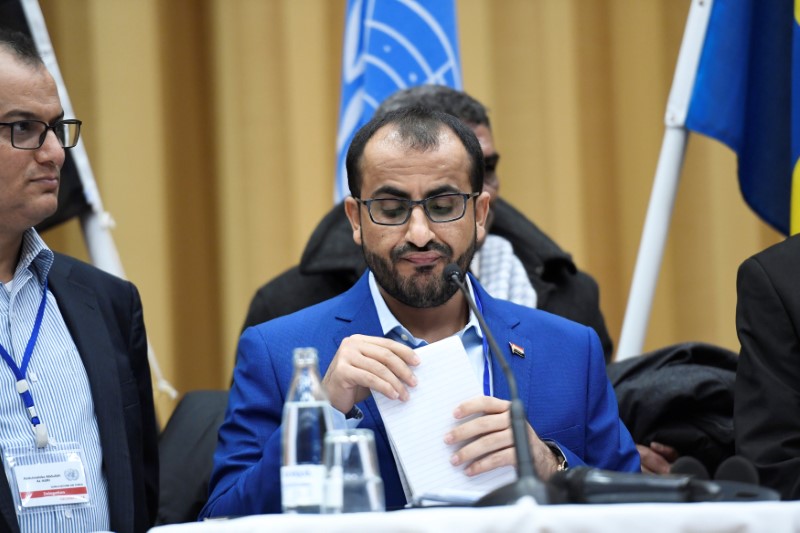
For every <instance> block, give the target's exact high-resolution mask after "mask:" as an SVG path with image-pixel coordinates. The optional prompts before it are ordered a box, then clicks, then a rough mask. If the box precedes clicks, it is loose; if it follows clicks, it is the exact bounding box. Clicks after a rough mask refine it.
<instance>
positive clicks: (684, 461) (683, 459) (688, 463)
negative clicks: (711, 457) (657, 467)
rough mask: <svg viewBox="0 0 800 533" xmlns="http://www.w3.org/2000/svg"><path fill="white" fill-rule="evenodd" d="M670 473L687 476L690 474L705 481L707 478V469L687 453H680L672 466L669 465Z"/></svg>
mask: <svg viewBox="0 0 800 533" xmlns="http://www.w3.org/2000/svg"><path fill="white" fill-rule="evenodd" d="M669 473H670V474H683V475H687V476H692V477H693V478H695V479H699V480H702V481H706V480H708V479H710V478H709V475H708V470H706V467H705V466H704V465H703V463H701V462H700V461H698V460H697V459H695V458H694V457H691V456H689V455H682V456H680V457H678V458H677V459H676V460H675V462H674V463H672V466H670V467H669Z"/></svg>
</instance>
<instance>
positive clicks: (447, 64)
mask: <svg viewBox="0 0 800 533" xmlns="http://www.w3.org/2000/svg"><path fill="white" fill-rule="evenodd" d="M426 83H431V84H436V85H447V86H449V87H453V88H455V89H461V65H460V62H459V54H458V39H457V37H456V18H455V4H454V2H453V0H380V1H377V0H349V2H348V4H347V21H346V24H345V35H344V52H343V57H342V100H341V106H340V110H339V131H338V134H337V137H336V152H337V169H338V175H339V180H338V184H337V199H341V198H343V197H344V196H346V195H347V178H346V174H345V168H344V162H345V155H346V153H347V147H348V146H349V145H350V140H351V139H352V137H353V134H354V133H355V132H356V130H358V128H360V127H361V126H363V125H364V124H366V123H367V122H368V121H369V119H370V118H371V117H372V115H373V113H374V112H375V109H376V108H377V107H378V106H379V105H380V103H381V102H382V101H383V100H384V99H385V98H386V97H388V96H390V95H391V94H393V93H395V92H396V91H398V90H400V89H405V88H407V87H413V86H415V85H423V84H426Z"/></svg>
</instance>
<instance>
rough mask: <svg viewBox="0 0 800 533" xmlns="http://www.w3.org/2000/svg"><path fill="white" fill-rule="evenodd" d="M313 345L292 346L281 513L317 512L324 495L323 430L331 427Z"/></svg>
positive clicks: (282, 473) (284, 411)
mask: <svg viewBox="0 0 800 533" xmlns="http://www.w3.org/2000/svg"><path fill="white" fill-rule="evenodd" d="M331 409H332V407H331V405H330V403H329V402H328V397H327V396H326V394H325V391H324V390H323V388H322V381H321V380H320V377H319V366H318V362H317V350H316V349H315V348H295V349H294V377H293V378H292V384H291V386H290V387H289V395H288V396H287V398H286V403H285V404H284V406H283V457H282V463H281V504H282V506H283V512H284V513H320V512H321V511H322V508H323V504H324V497H325V462H324V461H323V457H322V454H323V445H324V440H325V433H326V432H327V431H328V430H330V429H333V422H332V418H331Z"/></svg>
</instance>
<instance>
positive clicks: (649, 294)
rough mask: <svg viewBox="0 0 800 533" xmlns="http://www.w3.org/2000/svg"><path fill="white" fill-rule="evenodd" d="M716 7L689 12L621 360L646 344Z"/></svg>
mask: <svg viewBox="0 0 800 533" xmlns="http://www.w3.org/2000/svg"><path fill="white" fill-rule="evenodd" d="M713 5H714V0H693V1H692V4H691V7H690V8H689V16H688V18H687V20H686V28H685V30H684V33H683V41H682V42H681V49H680V52H679V53H678V62H677V65H676V66H675V75H674V77H673V79H672V88H671V90H670V94H669V99H668V101H667V111H666V114H665V117H664V123H665V126H666V129H665V131H664V139H663V141H662V144H661V153H660V154H659V158H658V165H657V167H656V173H655V178H654V179H653V189H652V192H651V193H650V203H649V205H648V207H647V215H646V217H645V222H644V228H643V230H642V239H641V242H640V244H639V252H638V255H637V257H636V268H635V270H634V274H633V281H632V282H631V290H630V293H629V296H628V307H627V309H626V310H625V319H624V321H623V324H622V334H621V336H620V341H619V347H618V348H617V353H616V360H617V361H621V360H623V359H627V358H629V357H633V356H635V355H638V354H641V353H642V348H643V346H644V338H645V335H646V333H647V324H648V322H649V320H650V311H651V310H652V305H653V297H654V295H655V290H656V284H657V282H658V274H659V271H660V269H661V262H662V260H663V257H664V248H665V247H666V242H667V234H668V232H669V224H670V219H671V218H672V210H673V207H674V205H675V196H676V195H677V192H678V184H679V182H680V174H681V169H682V168H683V160H684V155H685V153H686V143H687V141H688V137H689V133H688V131H687V130H686V127H685V124H686V115H687V113H688V110H689V102H690V100H691V96H692V90H693V88H694V82H695V78H696V76H697V66H698V64H699V63H700V55H701V53H702V51H703V44H704V42H705V36H706V30H707V28H708V21H709V19H710V17H711V11H712V9H713Z"/></svg>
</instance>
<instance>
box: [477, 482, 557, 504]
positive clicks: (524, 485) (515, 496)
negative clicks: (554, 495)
mask: <svg viewBox="0 0 800 533" xmlns="http://www.w3.org/2000/svg"><path fill="white" fill-rule="evenodd" d="M526 496H530V497H531V498H533V499H534V500H535V501H536V503H538V504H546V503H548V499H547V486H545V484H544V483H542V482H541V481H538V480H536V479H531V478H527V477H526V478H522V479H518V480H517V481H515V482H513V483H509V484H508V485H504V486H502V487H500V488H498V489H495V490H493V491H492V492H490V493H489V494H487V495H486V496H484V497H483V498H481V499H480V500H478V501H477V502H475V507H494V506H497V505H513V504H515V503H517V502H518V501H519V500H521V499H522V498H524V497H526Z"/></svg>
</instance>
